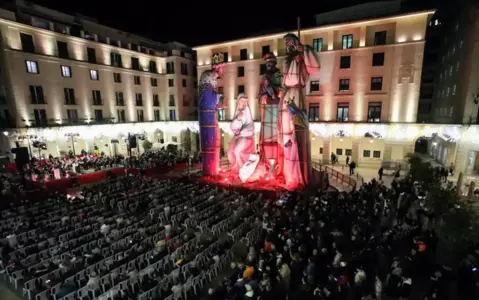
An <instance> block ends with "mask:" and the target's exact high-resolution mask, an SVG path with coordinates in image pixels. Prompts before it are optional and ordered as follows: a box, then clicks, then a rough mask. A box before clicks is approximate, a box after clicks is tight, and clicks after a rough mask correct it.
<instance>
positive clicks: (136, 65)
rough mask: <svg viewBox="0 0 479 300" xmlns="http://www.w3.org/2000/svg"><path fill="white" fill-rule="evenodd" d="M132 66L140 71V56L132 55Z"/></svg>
mask: <svg viewBox="0 0 479 300" xmlns="http://www.w3.org/2000/svg"><path fill="white" fill-rule="evenodd" d="M131 68H132V69H133V70H138V71H140V60H139V59H138V57H132V58H131Z"/></svg>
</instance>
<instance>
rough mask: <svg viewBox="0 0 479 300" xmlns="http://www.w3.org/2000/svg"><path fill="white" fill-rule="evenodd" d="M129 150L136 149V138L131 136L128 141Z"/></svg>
mask: <svg viewBox="0 0 479 300" xmlns="http://www.w3.org/2000/svg"><path fill="white" fill-rule="evenodd" d="M129 145H130V149H133V148H136V136H131V137H130V141H129Z"/></svg>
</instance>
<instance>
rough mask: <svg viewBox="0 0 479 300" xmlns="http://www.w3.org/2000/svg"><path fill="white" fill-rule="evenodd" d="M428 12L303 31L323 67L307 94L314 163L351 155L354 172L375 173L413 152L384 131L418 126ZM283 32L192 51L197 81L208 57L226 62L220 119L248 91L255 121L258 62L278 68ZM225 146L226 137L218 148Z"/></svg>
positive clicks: (409, 143)
mask: <svg viewBox="0 0 479 300" xmlns="http://www.w3.org/2000/svg"><path fill="white" fill-rule="evenodd" d="M433 13H434V11H421V12H415V13H409V14H403V15H395V16H389V17H383V18H375V19H368V20H361V21H355V22H349V23H340V24H334V25H325V26H319V27H316V28H311V29H304V30H301V33H300V37H301V41H302V43H303V44H308V45H311V46H312V47H313V49H314V50H315V51H316V52H318V55H319V57H320V64H321V69H320V72H319V74H317V75H315V76H313V77H312V78H311V81H310V82H309V84H308V86H307V87H306V94H307V108H308V115H309V119H310V121H311V122H312V124H311V132H312V136H311V139H312V140H311V145H312V150H311V153H312V157H313V158H316V159H320V160H328V159H329V157H330V155H331V153H335V154H336V155H337V156H338V157H339V159H340V160H343V161H344V159H345V158H346V156H351V157H352V159H353V160H354V161H356V162H357V163H358V164H359V165H362V166H378V165H379V164H380V162H381V161H383V160H401V159H403V157H404V154H405V153H407V152H412V151H413V148H414V147H413V146H414V143H413V142H412V141H403V140H401V138H399V136H400V134H391V133H390V132H389V130H390V129H391V128H392V127H394V126H388V125H385V124H389V123H396V124H397V125H395V126H396V127H398V126H402V127H403V129H404V130H410V129H408V128H409V127H411V125H409V124H412V123H415V122H416V113H417V108H418V97H419V86H420V79H421V66H422V59H423V53H424V38H425V31H426V26H427V24H428V22H429V21H430V19H431V16H432V15H433ZM285 33H286V32H284V33H278V34H274V35H268V36H261V37H257V38H249V39H244V40H237V41H230V42H225V43H219V44H214V45H206V46H200V47H196V48H195V50H196V51H197V59H198V73H199V74H200V73H201V72H203V71H204V70H206V69H208V68H210V63H211V62H210V57H211V54H212V53H214V52H223V53H224V54H225V56H226V57H227V58H228V59H227V61H228V62H227V64H226V69H225V75H224V76H223V78H222V79H221V82H220V88H219V89H220V92H223V93H224V95H225V104H226V106H227V107H226V108H225V109H224V111H222V112H221V113H220V116H221V118H223V119H224V120H229V119H230V118H231V117H232V114H233V113H234V108H235V98H236V95H237V94H238V93H240V92H246V93H247V94H248V95H249V100H250V103H249V104H250V106H251V107H252V111H253V114H254V117H255V118H256V119H259V114H260V111H259V105H258V99H257V93H258V88H259V82H260V77H261V75H262V73H263V72H264V70H265V66H264V62H263V60H262V56H263V55H264V54H265V53H266V52H269V51H272V52H273V53H275V54H276V55H277V56H278V58H279V62H280V63H281V62H282V61H283V59H284V56H285V46H284V42H283V36H284V34H285ZM398 128H399V127H398ZM411 128H412V127H411ZM403 129H401V130H403ZM368 132H369V134H368ZM417 134H420V131H419V132H417ZM379 136H381V138H377V137H379ZM389 136H390V137H391V139H389ZM375 137H376V138H375ZM404 138H409V136H407V137H405V136H403V137H402V139H404ZM411 138H412V137H411ZM227 140H228V135H225V141H224V144H227V142H228V141H227Z"/></svg>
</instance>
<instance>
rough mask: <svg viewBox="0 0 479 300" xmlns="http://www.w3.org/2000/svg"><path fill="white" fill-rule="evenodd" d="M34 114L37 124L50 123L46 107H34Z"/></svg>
mask: <svg viewBox="0 0 479 300" xmlns="http://www.w3.org/2000/svg"><path fill="white" fill-rule="evenodd" d="M33 115H34V116H35V125H37V126H46V125H47V124H48V119H47V111H46V110H44V109H34V110H33Z"/></svg>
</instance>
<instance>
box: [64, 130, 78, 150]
mask: <svg viewBox="0 0 479 300" xmlns="http://www.w3.org/2000/svg"><path fill="white" fill-rule="evenodd" d="M65 136H66V137H67V138H68V139H69V140H71V143H72V151H73V155H76V153H75V137H79V136H80V134H79V133H73V132H69V133H65Z"/></svg>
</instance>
